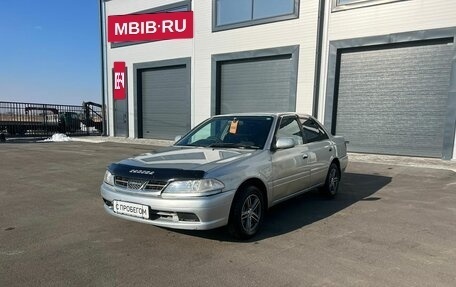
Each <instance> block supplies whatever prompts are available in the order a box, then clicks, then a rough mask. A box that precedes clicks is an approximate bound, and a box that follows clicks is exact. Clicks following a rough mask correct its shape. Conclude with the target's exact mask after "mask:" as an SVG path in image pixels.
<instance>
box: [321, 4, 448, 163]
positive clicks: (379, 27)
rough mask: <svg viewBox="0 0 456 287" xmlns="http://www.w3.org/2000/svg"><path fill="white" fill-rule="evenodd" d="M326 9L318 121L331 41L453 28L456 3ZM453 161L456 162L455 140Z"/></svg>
mask: <svg viewBox="0 0 456 287" xmlns="http://www.w3.org/2000/svg"><path fill="white" fill-rule="evenodd" d="M330 2H332V1H330ZM328 4H329V2H328ZM326 8H327V9H326V25H325V32H324V35H323V37H324V45H323V51H322V53H323V59H322V68H321V74H320V75H321V81H320V95H319V112H318V118H319V119H320V120H321V119H323V118H324V108H325V95H326V81H327V77H328V72H327V69H328V52H329V51H328V48H329V42H330V41H336V40H343V39H354V38H362V37H369V36H379V35H389V34H396V33H402V32H411V31H423V30H431V29H439V28H449V27H456V1H453V0H408V1H400V2H393V3H387V4H382V5H376V6H367V7H362V8H357V9H349V10H341V11H335V12H333V11H332V7H331V5H328V6H327V7H326ZM453 159H456V137H455V146H454V151H453Z"/></svg>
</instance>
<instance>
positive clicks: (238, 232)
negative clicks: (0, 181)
mask: <svg viewBox="0 0 456 287" xmlns="http://www.w3.org/2000/svg"><path fill="white" fill-rule="evenodd" d="M264 212H265V205H264V198H263V194H262V193H261V191H260V190H259V189H258V188H257V187H255V186H247V187H244V188H243V189H242V190H240V191H239V193H238V194H237V195H236V196H235V198H234V201H233V205H232V207H231V213H230V218H229V221H228V231H229V232H230V234H231V235H232V236H233V237H235V238H237V239H249V238H251V237H253V236H254V235H255V234H256V233H257V232H258V231H259V230H260V227H261V224H262V223H263V218H264Z"/></svg>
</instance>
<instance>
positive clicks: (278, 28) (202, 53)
mask: <svg viewBox="0 0 456 287" xmlns="http://www.w3.org/2000/svg"><path fill="white" fill-rule="evenodd" d="M175 2H179V1H166V0H160V1H158V0H135V1H125V0H113V1H108V2H106V6H107V8H106V12H107V13H106V14H107V16H108V15H121V14H130V13H134V12H137V11H141V10H145V9H150V8H154V7H159V6H163V5H167V4H171V3H175ZM192 5H193V9H192V10H193V11H194V23H195V24H194V39H188V40H169V41H159V42H152V43H147V44H139V45H132V46H127V47H121V48H115V49H109V45H108V52H107V56H108V60H107V62H108V65H109V69H111V68H112V63H113V62H115V61H125V62H126V64H127V66H128V96H129V126H130V137H135V136H136V134H133V133H132V131H134V102H133V97H134V83H133V70H132V67H133V64H134V63H141V62H151V61H158V60H167V59H174V58H182V57H191V58H192V71H191V75H192V88H191V97H192V126H195V125H196V124H198V123H199V122H201V121H202V120H204V119H206V118H208V117H209V116H210V115H211V73H212V71H211V56H212V55H214V54H221V53H231V52H240V51H249V50H258V49H266V48H274V47H282V46H292V45H299V46H300V50H299V68H298V81H297V85H298V86H297V102H296V109H297V111H298V112H305V113H311V112H312V101H313V81H314V68H315V48H316V30H317V17H318V1H316V0H314V1H305V0H302V1H301V5H300V17H299V19H294V20H287V21H282V22H274V23H269V24H263V25H257V26H251V27H245V28H239V29H232V30H227V31H220V32H215V33H212V1H211V0H193V1H192ZM108 78H109V80H108V89H109V90H111V87H112V79H111V77H110V74H108ZM109 98H110V100H109V101H108V104H109V105H110V107H112V91H110V93H109ZM109 110H110V118H111V119H113V112H112V108H110V109H109ZM113 128H114V125H113V120H112V121H110V131H111V134H112V131H113Z"/></svg>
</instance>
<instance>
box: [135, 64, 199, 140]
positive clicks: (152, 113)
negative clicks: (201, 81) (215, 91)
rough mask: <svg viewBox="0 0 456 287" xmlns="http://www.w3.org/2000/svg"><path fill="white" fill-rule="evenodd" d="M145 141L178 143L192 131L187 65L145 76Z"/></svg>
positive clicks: (143, 100)
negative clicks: (177, 141) (179, 137)
mask: <svg viewBox="0 0 456 287" xmlns="http://www.w3.org/2000/svg"><path fill="white" fill-rule="evenodd" d="M141 81H142V82H141V86H142V127H143V137H144V138H154V139H174V137H175V136H176V135H183V134H185V133H186V132H187V131H188V130H190V112H191V109H190V87H189V73H188V71H187V68H186V66H185V65H181V66H173V67H166V68H157V69H150V70H145V71H142V72H141Z"/></svg>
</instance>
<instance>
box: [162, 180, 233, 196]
mask: <svg viewBox="0 0 456 287" xmlns="http://www.w3.org/2000/svg"><path fill="white" fill-rule="evenodd" d="M224 187H225V185H224V184H223V183H222V182H220V181H218V180H216V179H198V180H176V181H172V182H170V183H169V184H168V186H167V187H166V188H165V190H164V191H163V194H162V195H163V196H207V195H213V194H216V193H220V192H222V189H223V188H224Z"/></svg>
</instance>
